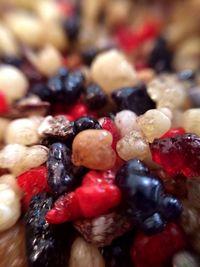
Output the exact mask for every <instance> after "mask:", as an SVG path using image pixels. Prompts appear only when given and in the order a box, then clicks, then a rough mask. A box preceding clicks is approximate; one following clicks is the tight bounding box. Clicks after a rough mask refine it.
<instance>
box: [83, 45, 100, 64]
mask: <svg viewBox="0 0 200 267" xmlns="http://www.w3.org/2000/svg"><path fill="white" fill-rule="evenodd" d="M97 54H98V49H97V48H95V47H89V48H86V49H85V50H84V51H83V52H82V61H83V63H84V64H85V65H87V66H90V65H91V64H92V61H93V60H94V58H95V57H96V56H97Z"/></svg>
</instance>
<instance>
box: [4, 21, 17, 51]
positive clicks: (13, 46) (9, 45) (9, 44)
mask: <svg viewBox="0 0 200 267" xmlns="http://www.w3.org/2000/svg"><path fill="white" fill-rule="evenodd" d="M0 40H1V42H0V54H2V55H8V56H17V55H18V54H19V48H18V46H17V42H16V40H15V39H14V37H13V35H12V33H11V32H10V31H9V29H7V28H6V27H5V26H4V25H2V24H1V25H0Z"/></svg>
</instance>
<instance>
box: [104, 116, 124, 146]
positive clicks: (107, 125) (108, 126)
mask: <svg viewBox="0 0 200 267" xmlns="http://www.w3.org/2000/svg"><path fill="white" fill-rule="evenodd" d="M101 126H102V128H103V129H104V130H107V131H109V132H110V133H111V134H112V137H113V142H112V148H113V149H115V148H116V145H117V142H118V141H119V139H120V133H119V130H118V129H117V127H116V125H115V123H114V122H113V121H112V120H111V119H110V118H108V117H105V118H104V119H103V122H102V125H101Z"/></svg>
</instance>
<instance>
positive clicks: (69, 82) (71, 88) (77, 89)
mask: <svg viewBox="0 0 200 267" xmlns="http://www.w3.org/2000/svg"><path fill="white" fill-rule="evenodd" d="M84 82H85V79H84V76H83V74H82V73H81V72H80V71H74V72H71V73H69V75H68V76H67V78H66V79H65V81H64V102H65V103H68V104H73V103H74V102H76V101H77V100H78V98H79V96H80V94H81V93H82V91H83V90H84Z"/></svg>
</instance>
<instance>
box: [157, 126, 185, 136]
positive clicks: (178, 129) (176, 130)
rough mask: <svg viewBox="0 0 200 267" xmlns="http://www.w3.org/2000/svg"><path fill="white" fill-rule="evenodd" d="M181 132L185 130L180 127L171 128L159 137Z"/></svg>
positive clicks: (183, 132)
mask: <svg viewBox="0 0 200 267" xmlns="http://www.w3.org/2000/svg"><path fill="white" fill-rule="evenodd" d="M182 134H185V130H184V129H183V128H182V127H179V128H172V129H170V130H169V131H167V132H166V133H165V134H164V135H163V136H162V137H160V139H165V138H169V137H173V136H177V135H182Z"/></svg>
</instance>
